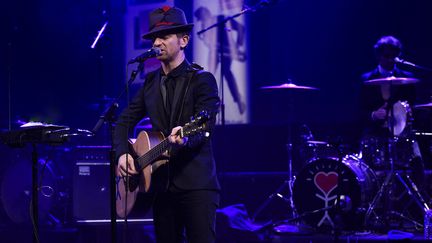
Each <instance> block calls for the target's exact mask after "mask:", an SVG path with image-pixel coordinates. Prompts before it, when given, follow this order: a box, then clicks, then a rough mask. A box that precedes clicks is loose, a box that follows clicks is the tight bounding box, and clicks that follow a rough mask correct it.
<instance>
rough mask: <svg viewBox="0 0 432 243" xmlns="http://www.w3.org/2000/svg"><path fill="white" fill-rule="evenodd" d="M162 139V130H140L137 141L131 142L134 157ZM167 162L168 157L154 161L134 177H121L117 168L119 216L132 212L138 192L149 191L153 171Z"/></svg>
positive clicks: (117, 205) (137, 156)
mask: <svg viewBox="0 0 432 243" xmlns="http://www.w3.org/2000/svg"><path fill="white" fill-rule="evenodd" d="M162 140H164V136H163V134H162V133H160V132H146V131H142V132H140V133H139V135H138V137H137V139H136V141H135V142H134V143H130V147H131V151H133V152H134V153H133V154H132V156H133V157H134V159H136V158H139V157H141V156H143V155H144V154H146V153H147V152H149V151H150V150H151V149H152V148H153V147H155V146H156V145H158V144H159V143H160V142H161V141H162ZM166 162H167V160H166V159H163V160H155V161H152V162H151V164H148V165H147V166H144V168H141V173H140V174H139V175H138V176H134V177H124V178H123V177H121V175H120V173H119V171H118V168H117V170H116V177H117V178H116V184H117V187H116V188H117V193H116V210H117V215H118V216H119V217H121V218H125V217H126V216H127V215H128V214H129V213H130V211H131V210H132V208H133V206H134V204H135V201H136V198H137V196H138V192H148V191H149V189H150V182H151V173H152V171H153V170H155V169H156V168H157V167H159V166H160V165H162V164H164V163H166ZM135 167H136V168H137V169H138V168H140V167H139V165H138V164H137V163H135Z"/></svg>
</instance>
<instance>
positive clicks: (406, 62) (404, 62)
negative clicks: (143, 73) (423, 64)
mask: <svg viewBox="0 0 432 243" xmlns="http://www.w3.org/2000/svg"><path fill="white" fill-rule="evenodd" d="M394 60H395V62H397V63H400V64H405V65H408V66H413V67H418V66H417V65H416V64H414V63H412V62H408V61H405V60H404V59H400V58H399V57H395V59H394Z"/></svg>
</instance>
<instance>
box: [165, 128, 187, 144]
mask: <svg viewBox="0 0 432 243" xmlns="http://www.w3.org/2000/svg"><path fill="white" fill-rule="evenodd" d="M180 129H182V127H180V126H178V127H174V128H173V129H172V130H171V134H170V135H169V136H168V141H169V142H170V143H173V144H177V145H180V146H185V145H186V143H187V141H188V138H187V137H183V136H182V134H181V132H179V131H180Z"/></svg>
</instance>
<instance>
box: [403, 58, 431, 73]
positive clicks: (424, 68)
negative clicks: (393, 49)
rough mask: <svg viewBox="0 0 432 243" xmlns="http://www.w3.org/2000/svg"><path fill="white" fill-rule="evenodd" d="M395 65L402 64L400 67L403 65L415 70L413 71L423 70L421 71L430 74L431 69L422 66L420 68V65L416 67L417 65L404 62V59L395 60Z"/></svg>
mask: <svg viewBox="0 0 432 243" xmlns="http://www.w3.org/2000/svg"><path fill="white" fill-rule="evenodd" d="M396 63H398V64H402V65H405V66H409V67H412V68H415V69H418V70H423V71H427V72H432V68H429V67H424V66H420V65H417V64H415V63H412V62H408V61H406V60H404V59H399V58H396Z"/></svg>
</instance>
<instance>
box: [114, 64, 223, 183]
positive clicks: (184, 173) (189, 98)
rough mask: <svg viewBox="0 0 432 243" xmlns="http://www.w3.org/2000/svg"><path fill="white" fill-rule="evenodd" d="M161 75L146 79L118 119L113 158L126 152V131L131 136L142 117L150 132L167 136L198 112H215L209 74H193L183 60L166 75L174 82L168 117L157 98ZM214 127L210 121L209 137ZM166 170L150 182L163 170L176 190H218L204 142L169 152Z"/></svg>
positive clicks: (215, 98)
mask: <svg viewBox="0 0 432 243" xmlns="http://www.w3.org/2000/svg"><path fill="white" fill-rule="evenodd" d="M161 72H162V71H161V69H158V70H156V71H154V72H151V73H149V74H148V75H147V76H146V79H145V82H144V85H143V87H141V88H140V90H139V91H138V93H137V94H136V95H135V97H134V98H133V100H132V101H131V102H130V104H129V106H128V107H127V108H126V109H125V110H124V111H123V112H122V113H121V115H120V116H119V118H118V121H117V123H116V127H115V130H114V146H115V149H116V155H117V158H118V157H119V156H120V155H122V154H124V153H127V152H129V149H128V143H127V138H128V130H129V132H131V131H132V129H133V127H134V126H135V125H136V124H137V123H138V122H139V121H140V120H141V119H142V118H143V117H145V116H148V117H150V121H151V124H152V129H153V130H155V131H162V132H163V133H164V135H169V134H170V132H171V130H172V128H173V127H176V126H183V125H184V124H185V123H187V122H189V121H190V118H191V117H192V116H194V115H196V114H197V113H198V112H200V111H202V110H207V111H217V109H218V106H219V97H218V88H217V84H216V80H215V78H214V76H213V75H212V74H211V73H209V72H205V71H202V70H197V68H195V67H194V66H193V65H191V64H189V63H188V62H187V61H186V60H185V61H184V62H183V63H182V64H181V65H180V66H178V67H177V68H175V69H174V70H173V71H171V72H170V73H169V74H168V76H169V77H170V78H172V79H174V81H175V82H176V85H175V91H174V97H173V101H172V107H171V111H172V112H171V115H170V116H168V115H167V113H166V111H165V107H164V101H163V97H162V94H161V86H160V80H161ZM191 77H192V78H191ZM214 123H215V118H214V117H213V118H212V120H211V122H210V126H209V127H208V130H209V131H210V134H211V130H212V128H213V127H214ZM167 167H168V168H159V169H158V170H157V171H156V172H157V173H154V174H153V178H154V179H156V180H158V177H162V175H161V174H163V173H162V172H160V171H164V170H166V169H167V170H168V171H169V182H170V184H169V185H170V186H171V187H174V188H176V189H179V190H199V189H210V190H218V189H219V183H218V180H217V177H216V167H215V161H214V157H213V152H212V147H211V141H210V139H208V138H204V137H198V138H195V139H191V140H190V141H188V145H187V146H184V147H180V148H176V149H173V150H172V151H171V158H170V161H169V163H168V165H167ZM159 172H160V173H159Z"/></svg>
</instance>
